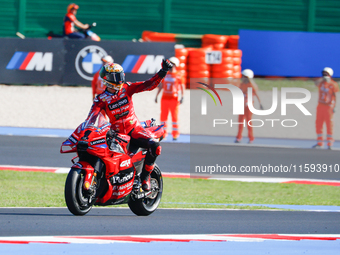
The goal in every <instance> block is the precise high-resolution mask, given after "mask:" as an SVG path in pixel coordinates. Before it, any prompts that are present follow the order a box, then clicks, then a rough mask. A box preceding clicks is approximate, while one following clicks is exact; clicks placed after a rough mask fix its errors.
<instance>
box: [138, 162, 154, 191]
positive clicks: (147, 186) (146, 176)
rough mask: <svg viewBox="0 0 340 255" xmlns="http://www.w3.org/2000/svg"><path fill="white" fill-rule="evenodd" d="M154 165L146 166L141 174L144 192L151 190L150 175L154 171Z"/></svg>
mask: <svg viewBox="0 0 340 255" xmlns="http://www.w3.org/2000/svg"><path fill="white" fill-rule="evenodd" d="M153 168H154V165H153V164H152V165H147V164H145V165H144V167H143V170H142V174H141V176H140V177H141V181H142V189H143V190H144V191H150V190H151V182H150V179H151V177H150V175H151V172H152V171H153Z"/></svg>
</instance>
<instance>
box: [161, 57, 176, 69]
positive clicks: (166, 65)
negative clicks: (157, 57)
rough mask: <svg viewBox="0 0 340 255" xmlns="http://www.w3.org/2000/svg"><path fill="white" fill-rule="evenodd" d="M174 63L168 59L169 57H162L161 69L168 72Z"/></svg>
mask: <svg viewBox="0 0 340 255" xmlns="http://www.w3.org/2000/svg"><path fill="white" fill-rule="evenodd" d="M173 66H174V65H173V64H172V63H171V62H170V61H169V59H163V61H162V70H163V71H165V72H168V71H169V70H170V69H171V68H172V67H173Z"/></svg>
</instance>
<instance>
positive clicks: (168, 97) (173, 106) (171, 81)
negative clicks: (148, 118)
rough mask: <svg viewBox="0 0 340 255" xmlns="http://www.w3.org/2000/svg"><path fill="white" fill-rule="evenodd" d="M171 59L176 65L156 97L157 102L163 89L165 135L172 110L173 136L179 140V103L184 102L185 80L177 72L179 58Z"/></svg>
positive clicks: (162, 118) (162, 108)
mask: <svg viewBox="0 0 340 255" xmlns="http://www.w3.org/2000/svg"><path fill="white" fill-rule="evenodd" d="M169 61H170V62H171V63H172V64H173V65H174V66H173V68H172V69H171V70H170V71H169V73H168V74H167V76H166V77H165V78H164V80H163V82H162V84H161V85H160V86H159V88H158V92H157V95H156V98H155V102H156V103H157V97H158V95H159V93H160V92H161V90H162V89H163V90H164V91H163V95H162V99H161V124H163V125H164V130H165V136H166V135H167V120H168V116H169V112H171V119H172V138H173V140H177V139H178V137H179V126H178V109H179V105H180V104H181V103H183V93H184V82H183V77H182V75H181V74H180V73H178V72H177V70H176V67H178V66H179V60H178V58H176V57H171V58H169ZM179 91H181V99H180V100H179V101H178V96H179V95H178V92H179Z"/></svg>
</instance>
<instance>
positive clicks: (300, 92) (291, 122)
mask: <svg viewBox="0 0 340 255" xmlns="http://www.w3.org/2000/svg"><path fill="white" fill-rule="evenodd" d="M209 84H210V85H209ZM194 87H195V88H197V89H199V90H201V91H202V93H201V96H200V106H201V109H200V115H201V116H206V115H208V105H209V103H208V100H210V98H211V99H212V100H213V102H214V104H215V106H214V107H216V108H214V109H210V111H209V113H214V118H213V119H212V126H213V127H214V128H215V127H217V126H220V125H230V127H232V126H233V125H243V126H247V125H248V126H251V127H263V126H265V125H266V124H269V125H271V127H275V125H278V124H279V125H281V126H282V127H296V126H297V125H298V121H297V119H288V118H284V117H285V116H287V106H289V105H292V106H293V107H295V108H289V109H290V110H292V111H293V110H294V111H296V110H299V111H300V112H301V113H302V114H303V115H304V116H311V115H312V114H311V113H310V112H309V111H308V110H307V108H306V107H305V105H304V104H306V103H307V102H309V101H310V99H311V93H310V91H309V90H307V89H305V88H295V87H284V88H281V93H280V96H279V93H278V89H277V88H276V87H273V88H272V91H271V102H272V103H271V106H270V108H268V109H256V108H255V106H254V100H253V89H252V88H251V87H248V88H247V91H246V92H243V91H242V90H241V89H240V88H239V87H238V86H236V85H233V84H217V83H214V82H213V79H211V80H209V82H207V83H205V82H195V85H194ZM216 89H222V90H227V91H229V92H230V94H231V97H232V109H230V108H229V107H230V106H228V104H223V98H221V96H220V94H219V93H218V92H217V91H216ZM292 94H294V95H295V97H297V96H298V98H291V97H290V96H289V95H292ZM208 96H209V97H208ZM215 98H217V99H218V101H219V103H218V102H217V100H216V99H215ZM279 99H280V113H279V116H280V117H281V118H269V116H270V115H272V114H274V113H276V112H277V111H278V107H279ZM226 103H227V102H226ZM226 107H228V108H226ZM246 107H247V108H248V109H249V111H250V112H251V113H253V114H254V115H258V116H265V118H263V117H262V118H261V119H260V118H252V119H250V120H247V121H246V120H244V121H243V122H236V121H235V120H233V119H226V118H225V117H224V118H223V115H224V116H225V115H226V114H225V113H226V111H227V112H232V115H244V114H245V109H246ZM217 112H218V113H219V115H222V114H223V115H222V116H221V118H216V113H217ZM276 116H278V115H277V114H276Z"/></svg>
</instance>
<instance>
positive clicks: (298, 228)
mask: <svg viewBox="0 0 340 255" xmlns="http://www.w3.org/2000/svg"><path fill="white" fill-rule="evenodd" d="M62 141H64V138H46V137H26V136H0V162H1V164H2V165H26V166H51V167H69V166H71V163H70V159H71V157H70V156H71V155H69V154H64V155H61V154H59V148H60V144H61V143H62ZM162 146H163V151H162V156H160V157H159V159H157V162H158V164H159V165H160V167H161V169H162V170H163V171H166V172H182V173H188V172H189V170H188V169H189V168H188V167H189V165H190V149H191V150H192V149H194V150H198V153H201V154H202V155H206V154H207V153H206V152H207V150H208V151H209V155H212V156H211V157H213V158H214V157H216V159H220V158H221V157H222V154H220V152H221V151H222V150H223V154H227V155H230V157H231V158H233V159H235V160H239V161H240V162H242V164H244V162H246V163H247V164H254V163H258V162H256V160H258V159H257V157H258V153H262V154H264V155H267V158H270V160H273V161H275V155H276V157H277V158H276V160H279V159H281V160H282V155H283V154H284V155H285V158H286V159H287V160H297V162H298V161H301V160H303V161H304V160H310V161H313V160H315V158H316V157H319V156H320V153H321V154H322V156H323V157H322V158H323V159H324V158H326V159H327V160H329V162H328V163H331V162H333V163H336V161H337V160H336V158H337V157H336V154H337V153H338V152H333V151H316V150H310V149H308V150H307V149H273V148H265V147H263V148H262V147H242V146H220V145H202V146H197V145H195V147H194V148H190V145H189V144H174V143H171V144H170V143H163V145H162ZM274 150H275V151H274ZM241 152H242V153H241ZM333 153H334V154H333ZM240 157H241V158H240ZM332 160H333V161H332ZM174 162H175V165H176V167H174ZM325 178H326V177H325ZM327 178H328V177H327ZM0 215H1V217H0V226H1V231H0V235H1V236H18V235H20V236H25V235H26V236H32V235H39V236H41V235H129V234H130V235H131V234H134V235H136V234H209V233H214V234H215V233H289V234H294V233H297V234H334V233H340V225H339V222H340V214H339V213H334V212H296V211H248V210H172V209H159V210H157V211H156V212H155V213H154V214H152V215H150V216H148V217H137V216H135V215H134V214H132V213H131V212H130V210H129V209H119V208H93V210H91V212H90V213H89V214H87V215H86V216H84V217H76V216H73V215H71V214H70V212H69V211H68V210H67V209H66V208H0Z"/></svg>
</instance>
